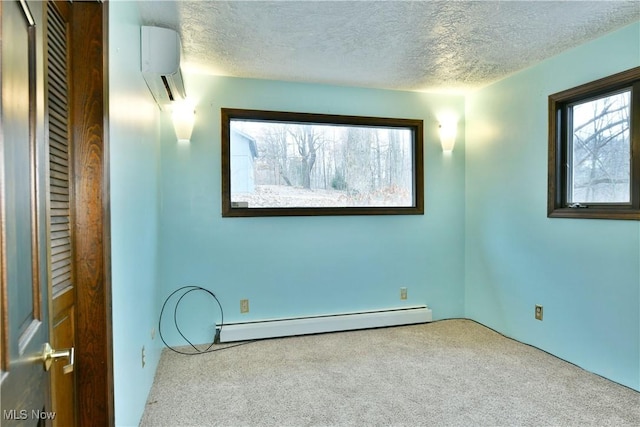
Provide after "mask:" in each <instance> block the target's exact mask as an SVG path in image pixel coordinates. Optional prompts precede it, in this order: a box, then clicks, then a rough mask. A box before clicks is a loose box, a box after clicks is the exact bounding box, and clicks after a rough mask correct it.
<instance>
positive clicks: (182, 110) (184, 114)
mask: <svg viewBox="0 0 640 427" xmlns="http://www.w3.org/2000/svg"><path fill="white" fill-rule="evenodd" d="M195 115H196V113H195V111H194V110H193V106H192V105H191V104H188V103H183V104H176V105H175V106H174V107H173V113H172V115H171V118H172V120H173V128H174V129H175V131H176V137H177V138H178V142H189V141H190V140H191V133H192V132H193V124H194V123H195Z"/></svg>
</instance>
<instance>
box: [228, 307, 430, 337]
mask: <svg viewBox="0 0 640 427" xmlns="http://www.w3.org/2000/svg"><path fill="white" fill-rule="evenodd" d="M431 320H432V317H431V309H430V308H428V307H427V306H424V305H422V306H412V307H401V308H392V309H386V310H371V311H361V312H355V313H341V314H328V315H321V316H309V317H298V318H285V319H271V320H262V321H255V322H244V323H230V324H225V325H223V327H222V331H221V332H220V342H233V341H247V340H255V339H263V338H275V337H286V336H295V335H307V334H318V333H323V332H338V331H351V330H356V329H369V328H380V327H384V326H399V325H411V324H416V323H427V322H431Z"/></svg>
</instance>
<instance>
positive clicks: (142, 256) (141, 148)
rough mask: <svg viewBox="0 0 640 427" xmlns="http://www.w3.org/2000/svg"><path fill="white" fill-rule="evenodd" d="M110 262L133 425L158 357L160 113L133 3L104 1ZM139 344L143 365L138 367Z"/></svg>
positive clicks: (118, 386)
mask: <svg viewBox="0 0 640 427" xmlns="http://www.w3.org/2000/svg"><path fill="white" fill-rule="evenodd" d="M109 20H110V27H109V102H110V106H109V132H110V138H109V140H110V163H111V164H110V167H111V171H110V172H111V267H112V299H113V348H114V354H113V364H114V386H115V421H116V425H117V426H120V427H123V426H137V425H138V422H139V420H140V417H141V416H142V412H143V410H144V406H145V402H146V398H147V394H148V392H149V389H150V388H151V384H152V382H153V378H154V374H155V370H156V367H157V364H158V360H159V357H160V344H159V340H158V339H157V338H156V339H155V340H152V338H151V331H152V329H154V328H156V324H157V319H158V296H157V295H158V287H157V268H158V258H157V247H158V212H159V196H158V194H159V188H158V181H159V179H158V166H159V162H160V140H159V138H160V127H159V126H160V114H159V110H158V107H157V105H156V104H155V102H154V101H153V98H152V97H151V94H150V92H149V90H148V89H147V86H146V84H145V82H144V80H143V79H142V75H141V74H140V48H139V46H140V42H139V38H140V23H139V13H138V9H137V5H136V4H135V3H134V2H109ZM142 346H144V347H145V350H146V365H145V367H144V368H143V367H142V354H141V353H142Z"/></svg>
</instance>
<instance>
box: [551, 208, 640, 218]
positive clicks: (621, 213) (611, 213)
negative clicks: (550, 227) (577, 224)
mask: <svg viewBox="0 0 640 427" xmlns="http://www.w3.org/2000/svg"><path fill="white" fill-rule="evenodd" d="M547 217H548V218H574V219H580V218H582V219H616V220H620V219H623V220H636V221H638V220H640V210H638V209H632V208H629V209H612V208H557V209H551V210H549V212H548V213H547Z"/></svg>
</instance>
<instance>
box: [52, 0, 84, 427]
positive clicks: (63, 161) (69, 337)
mask: <svg viewBox="0 0 640 427" xmlns="http://www.w3.org/2000/svg"><path fill="white" fill-rule="evenodd" d="M70 16H71V4H70V3H69V2H67V1H56V2H54V1H48V2H47V5H46V19H47V25H46V43H47V55H46V71H47V85H46V86H47V104H46V105H47V117H48V121H47V142H48V143H47V149H48V151H47V152H48V160H49V161H48V164H49V167H48V175H47V190H48V191H47V199H48V200H47V202H48V203H47V220H48V223H47V226H48V227H47V236H48V239H47V240H48V252H47V255H48V256H47V263H48V271H49V281H48V286H49V295H50V296H51V301H50V304H51V305H50V310H51V329H50V332H51V343H52V345H53V348H56V349H58V348H64V349H67V348H75V347H76V340H75V332H76V327H75V323H76V318H75V300H76V288H75V280H74V279H75V274H74V264H73V253H74V241H73V235H72V230H73V229H74V220H73V218H74V217H73V197H72V194H73V191H72V189H73V182H72V176H73V151H72V146H73V144H72V140H71V129H72V127H73V125H72V114H71V108H70V99H71V96H72V94H71V84H70V83H69V82H70V81H71V70H70V68H71V67H70V62H71V53H70V42H69V41H70V34H69V27H70V24H69V20H70ZM74 371H77V369H74ZM51 404H52V408H54V409H55V411H56V418H55V419H54V422H53V425H54V426H61V427H67V426H68V427H72V426H75V425H76V418H77V417H76V373H75V372H66V373H65V372H64V371H63V365H62V364H57V365H56V366H55V367H54V368H53V369H52V371H51Z"/></svg>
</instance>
